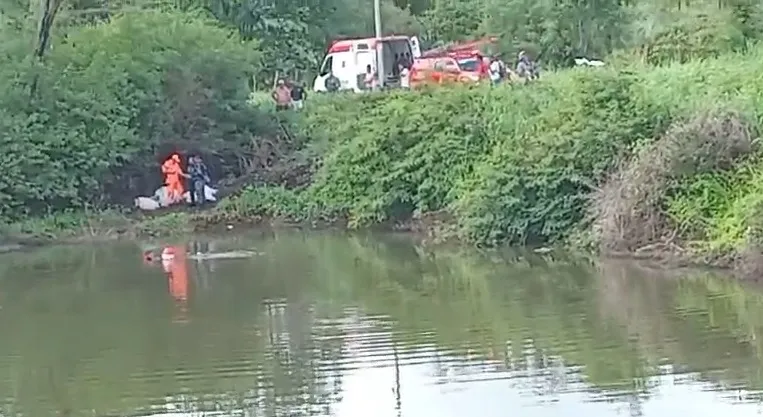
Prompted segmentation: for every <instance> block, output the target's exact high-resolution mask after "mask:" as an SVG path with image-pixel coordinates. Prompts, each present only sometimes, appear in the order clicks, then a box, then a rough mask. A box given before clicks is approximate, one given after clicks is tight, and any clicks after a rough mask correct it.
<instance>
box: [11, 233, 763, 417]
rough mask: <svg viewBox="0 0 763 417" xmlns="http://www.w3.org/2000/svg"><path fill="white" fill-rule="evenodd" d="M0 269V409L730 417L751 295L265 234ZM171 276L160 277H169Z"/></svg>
mask: <svg viewBox="0 0 763 417" xmlns="http://www.w3.org/2000/svg"><path fill="white" fill-rule="evenodd" d="M228 249H244V250H252V251H254V252H257V253H258V254H256V255H255V256H253V257H251V258H243V259H213V260H201V261H195V260H193V261H191V260H189V261H188V262H186V263H183V264H184V265H186V278H187V280H184V279H183V276H182V271H181V270H179V269H175V270H173V273H174V274H175V275H174V278H173V279H172V280H169V278H168V275H167V274H166V273H165V272H164V270H163V269H162V266H161V264H154V265H151V264H146V263H144V262H143V260H142V258H141V249H140V248H139V247H138V246H137V245H134V244H121V245H113V246H100V247H97V248H83V247H73V248H50V249H45V250H42V251H39V252H33V253H24V254H12V255H7V256H4V257H2V258H0V335H1V337H2V339H1V340H0V404H1V405H0V410H4V411H0V415H2V416H4V417H10V416H22V415H23V416H32V417H44V416H148V415H154V416H215V415H220V416H229V415H233V416H238V415H242V416H243V415H247V416H336V417H356V416H368V417H397V416H403V417H449V416H454V417H455V416H472V415H477V416H480V417H492V416H509V415H520V416H531V417H533V416H538V417H540V416H570V417H579V416H581V415H595V416H636V415H643V416H670V417H673V416H677V415H687V416H688V415H691V416H693V417H696V416H714V417H715V416H719V415H724V413H727V414H730V413H734V414H733V415H735V416H746V415H758V414H759V413H760V412H761V411H762V410H763V406H761V404H760V398H761V396H760V395H759V392H760V390H761V387H763V366H761V360H760V358H761V353H763V344H762V343H761V340H760V338H758V337H757V332H758V331H759V330H760V329H761V328H763V292H761V291H760V290H758V289H756V288H747V287H744V286H742V285H741V284H739V283H736V282H733V281H728V280H724V279H722V278H720V277H714V276H712V275H710V274H701V273H692V274H688V273H687V274H671V275H670V276H666V275H667V274H664V273H660V272H656V271H653V270H648V269H644V268H643V267H636V266H633V265H623V264H620V263H616V262H607V263H602V264H599V265H588V264H580V263H577V264H575V263H571V262H569V261H565V260H564V259H554V258H552V257H538V256H531V255H518V254H508V253H506V254H502V255H498V254H490V255H484V254H478V253H474V252H469V251H466V250H456V249H442V250H438V251H426V250H424V249H421V248H419V247H416V246H414V245H412V244H411V243H409V242H407V241H406V240H405V239H403V238H401V237H348V236H343V235H337V234H310V235H301V234H297V233H285V234H277V235H270V234H261V235H256V236H250V237H245V238H236V239H229V240H221V241H213V242H211V243H209V244H198V245H197V247H196V248H195V249H194V250H197V251H209V250H212V251H221V250H228ZM179 265H181V264H180V262H177V263H176V264H175V266H174V267H175V268H177V267H178V266H179Z"/></svg>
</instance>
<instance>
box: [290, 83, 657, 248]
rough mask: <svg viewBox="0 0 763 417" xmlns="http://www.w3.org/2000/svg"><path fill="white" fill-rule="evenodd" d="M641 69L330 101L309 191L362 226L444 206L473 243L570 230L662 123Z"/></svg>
mask: <svg viewBox="0 0 763 417" xmlns="http://www.w3.org/2000/svg"><path fill="white" fill-rule="evenodd" d="M636 86H637V83H636V80H635V79H634V77H633V76H629V75H628V74H620V73H616V72H610V71H602V72H590V71H577V72H572V73H569V74H568V75H567V76H565V77H559V78H549V79H548V80H546V81H545V82H543V83H537V84H535V85H530V86H516V87H508V86H507V87H505V88H484V87H453V88H447V87H446V88H437V89H431V90H425V91H422V92H415V93H411V92H394V93H389V94H369V95H363V96H352V97H339V98H336V97H335V98H330V97H327V98H325V99H321V100H320V102H316V103H313V104H312V105H311V109H310V110H309V112H308V114H307V118H306V120H305V125H306V126H308V127H309V130H310V132H311V133H312V136H313V140H314V142H313V145H314V146H318V147H321V148H322V149H324V150H325V153H323V156H322V158H321V159H320V163H319V165H320V168H319V169H318V172H317V173H316V175H315V178H314V181H313V183H312V184H311V186H310V187H309V188H308V189H307V190H305V191H304V193H306V194H308V195H309V196H310V199H311V200H312V201H314V202H316V204H318V206H320V207H330V208H331V210H332V211H334V212H337V211H338V212H344V213H347V215H348V216H349V219H350V222H351V224H352V225H355V226H363V225H372V224H377V223H382V222H386V221H390V220H403V219H405V218H407V217H409V216H412V215H415V214H416V213H425V212H431V211H439V210H443V209H447V210H450V211H452V212H453V213H455V214H456V215H457V216H456V217H457V218H458V222H459V229H460V231H461V232H462V234H463V235H464V236H465V237H467V238H469V239H471V240H475V241H479V242H484V243H497V242H502V241H511V242H526V241H531V240H532V241H536V240H548V239H556V238H559V237H561V236H562V235H563V234H564V233H566V232H567V231H569V229H570V228H571V227H572V226H573V225H574V224H575V223H576V222H578V221H579V220H580V219H581V218H582V215H583V213H584V211H585V210H584V208H585V204H584V203H585V198H586V195H587V193H588V192H589V190H590V186H591V184H593V183H595V182H596V179H597V178H599V177H600V176H602V175H603V174H604V173H605V172H607V170H608V169H609V168H610V166H611V163H612V162H613V161H614V160H615V159H616V157H617V156H618V155H620V154H621V153H623V152H625V151H627V149H628V148H629V147H630V146H631V145H632V144H633V143H634V142H635V141H637V140H638V139H641V138H646V137H648V136H649V135H650V134H651V132H652V131H653V129H654V128H655V127H656V126H655V125H654V123H653V118H650V117H649V115H650V113H649V112H650V110H649V109H648V108H646V107H644V106H643V105H642V104H641V103H639V102H637V101H634V100H633V99H632V97H633V96H634V93H635V91H634V88H635V87H636Z"/></svg>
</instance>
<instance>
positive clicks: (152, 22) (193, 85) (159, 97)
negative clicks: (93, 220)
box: [0, 12, 280, 218]
mask: <svg viewBox="0 0 763 417" xmlns="http://www.w3.org/2000/svg"><path fill="white" fill-rule="evenodd" d="M15 57H17V58H18V59H19V60H21V59H25V56H17V55H15ZM257 65H259V54H258V52H257V50H256V49H252V48H251V45H244V44H242V43H240V42H239V41H238V40H237V39H236V38H235V37H234V36H231V34H230V33H229V32H228V31H227V30H224V29H221V28H219V26H218V25H216V24H215V23H214V22H208V21H206V20H204V19H202V18H198V17H193V16H189V15H182V14H179V13H164V12H144V13H131V14H128V15H125V16H122V17H118V18H115V19H114V20H113V21H112V22H110V23H108V24H102V25H97V26H93V27H84V28H78V29H73V30H72V31H71V32H70V33H68V35H67V36H66V38H64V39H62V40H60V42H59V43H58V44H56V45H55V46H54V48H53V49H52V50H51V52H50V54H49V55H48V57H47V60H46V61H45V62H44V63H43V64H42V65H38V66H37V67H35V69H34V70H33V71H31V72H30V71H29V70H28V68H29V67H28V66H23V65H16V66H13V67H10V68H11V69H10V70H7V71H3V72H2V73H0V77H2V80H0V81H2V82H1V83H0V85H3V87H1V88H3V89H4V90H3V93H4V94H3V95H2V97H0V102H1V103H0V109H2V110H0V131H2V132H6V133H5V134H4V135H3V136H2V138H3V141H4V146H3V152H2V153H1V154H0V163H1V164H2V166H3V167H4V175H3V176H2V178H0V207H1V208H0V216H2V217H4V218H10V217H19V216H20V215H23V214H25V213H29V214H40V213H45V212H48V211H51V210H61V209H65V208H72V207H74V208H78V207H79V208H81V207H83V206H84V205H86V204H103V203H106V202H109V203H123V204H125V203H127V204H129V202H130V201H131V200H132V198H134V197H135V195H136V194H145V193H153V190H154V189H155V188H156V186H158V185H159V184H160V182H161V178H160V175H159V170H158V163H159V162H160V161H161V159H162V158H165V157H166V156H167V154H168V153H169V152H170V151H172V150H175V149H178V150H197V151H201V152H202V153H206V154H208V155H209V156H210V157H212V156H214V158H209V162H211V163H212V168H213V169H214V170H215V171H216V174H218V175H220V176H224V175H226V174H240V173H241V171H243V170H244V169H245V168H246V164H245V163H246V162H249V160H251V159H253V158H254V155H255V153H256V152H255V151H256V149H257V148H258V146H259V143H258V140H259V139H258V138H261V137H263V136H271V137H272V136H276V135H278V133H277V132H279V131H280V130H279V129H278V125H277V124H275V123H274V122H273V121H272V118H270V117H267V116H265V115H263V114H260V113H259V112H258V111H257V109H256V108H253V107H251V106H249V105H248V104H247V98H248V95H249V94H248V91H247V78H248V77H249V74H250V73H251V72H252V71H254V70H255V69H256V67H257ZM22 69H24V72H22ZM35 77H36V79H37V81H36V83H37V89H36V91H37V94H35V95H34V96H33V97H32V99H31V100H30V96H29V84H30V82H31V80H32V79H34V78H35Z"/></svg>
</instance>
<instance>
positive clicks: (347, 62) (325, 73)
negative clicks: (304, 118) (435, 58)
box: [313, 36, 421, 92]
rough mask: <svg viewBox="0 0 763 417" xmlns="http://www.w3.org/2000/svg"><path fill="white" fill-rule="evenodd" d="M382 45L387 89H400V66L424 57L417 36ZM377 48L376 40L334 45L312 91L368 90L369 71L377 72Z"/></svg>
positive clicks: (386, 40)
mask: <svg viewBox="0 0 763 417" xmlns="http://www.w3.org/2000/svg"><path fill="white" fill-rule="evenodd" d="M380 42H381V45H379V46H380V47H381V53H383V54H384V55H383V62H384V74H386V78H385V82H384V85H385V86H388V87H395V86H399V85H400V74H399V71H398V64H399V63H400V62H405V61H406V60H407V61H408V62H411V63H412V62H413V59H415V58H418V57H420V56H421V47H420V46H419V40H418V38H417V37H415V36H413V37H408V36H385V37H383V38H380ZM376 48H377V39H376V38H363V39H343V40H339V41H335V42H334V43H332V44H331V46H330V47H329V49H328V52H327V53H326V57H325V58H324V59H323V63H322V64H321V67H320V71H319V72H318V76H317V77H316V78H315V82H314V83H313V91H316V92H327V91H334V90H353V91H355V92H362V91H364V90H366V89H367V88H366V83H365V77H366V69H367V68H368V66H369V65H370V66H371V70H372V71H373V72H374V73H375V72H376V67H377V62H376V61H377V59H376Z"/></svg>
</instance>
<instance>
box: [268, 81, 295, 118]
mask: <svg viewBox="0 0 763 417" xmlns="http://www.w3.org/2000/svg"><path fill="white" fill-rule="evenodd" d="M272 97H273V101H275V102H276V110H277V111H283V110H288V109H289V107H291V90H290V89H289V86H287V85H286V81H284V80H283V79H280V80H278V85H277V86H276V88H275V90H273V95H272Z"/></svg>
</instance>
